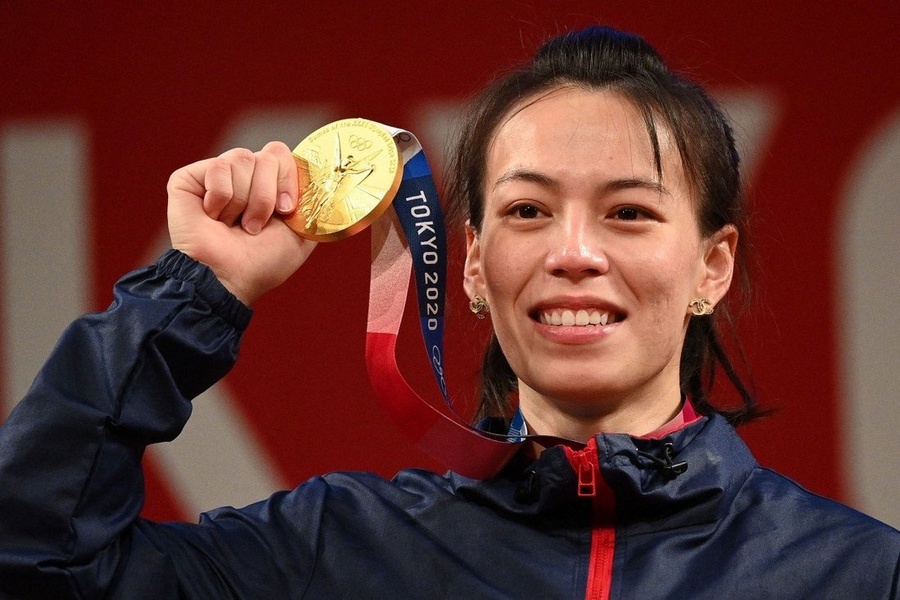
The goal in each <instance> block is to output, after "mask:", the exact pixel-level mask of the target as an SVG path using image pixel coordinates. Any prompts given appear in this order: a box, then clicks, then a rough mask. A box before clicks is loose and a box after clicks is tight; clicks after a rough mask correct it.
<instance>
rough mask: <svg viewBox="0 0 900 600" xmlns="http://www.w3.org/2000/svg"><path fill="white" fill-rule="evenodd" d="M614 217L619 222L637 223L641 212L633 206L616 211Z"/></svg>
mask: <svg viewBox="0 0 900 600" xmlns="http://www.w3.org/2000/svg"><path fill="white" fill-rule="evenodd" d="M615 217H616V218H617V219H619V220H621V221H637V220H638V218H640V217H641V211H639V210H638V209H636V208H635V207H633V206H625V207H623V208H620V209H619V210H617V211H616V214H615Z"/></svg>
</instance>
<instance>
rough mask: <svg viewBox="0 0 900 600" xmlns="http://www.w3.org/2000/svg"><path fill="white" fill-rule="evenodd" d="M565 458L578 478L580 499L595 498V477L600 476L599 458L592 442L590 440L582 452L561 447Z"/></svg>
mask: <svg viewBox="0 0 900 600" xmlns="http://www.w3.org/2000/svg"><path fill="white" fill-rule="evenodd" d="M563 448H564V449H565V451H566V458H568V459H569V464H570V465H572V470H573V471H575V475H576V476H577V477H578V496H579V497H580V498H595V497H596V496H597V477H598V476H599V475H600V468H599V467H598V466H597V465H598V464H600V460H599V457H598V456H597V454H598V453H597V446H596V444H595V443H594V440H590V441H589V442H588V445H587V446H586V447H585V448H584V450H573V449H572V448H569V447H568V446H563Z"/></svg>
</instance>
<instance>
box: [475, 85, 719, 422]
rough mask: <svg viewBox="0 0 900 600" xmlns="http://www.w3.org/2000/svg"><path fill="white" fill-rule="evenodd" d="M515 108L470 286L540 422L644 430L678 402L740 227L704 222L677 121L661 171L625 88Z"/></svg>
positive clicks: (492, 177)
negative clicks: (695, 321)
mask: <svg viewBox="0 0 900 600" xmlns="http://www.w3.org/2000/svg"><path fill="white" fill-rule="evenodd" d="M509 114H510V116H508V118H507V119H506V120H504V121H501V123H500V125H499V127H498V129H497V130H496V132H495V134H494V137H493V140H492V144H491V146H490V147H489V148H488V152H487V163H486V171H485V182H484V186H485V189H484V197H485V206H484V219H483V221H482V223H481V227H480V230H479V231H478V232H475V231H473V230H471V229H470V230H469V231H468V242H469V244H468V253H467V259H466V272H465V285H466V290H467V292H468V293H469V295H470V297H471V296H472V295H474V294H480V295H481V296H484V297H485V298H486V299H487V300H488V302H489V303H490V306H491V319H492V322H493V327H494V331H495V333H496V334H497V338H498V340H499V342H500V345H501V347H502V348H503V352H504V354H505V355H506V357H507V359H508V361H509V363H510V366H511V367H512V369H513V371H514V372H515V373H516V375H517V376H518V378H519V400H520V407H521V408H522V411H523V413H524V415H525V418H526V420H527V421H528V423H529V426H530V429H531V431H533V432H538V433H543V434H554V435H565V436H568V437H580V438H584V437H586V436H589V435H592V434H593V433H595V432H596V431H600V430H603V431H621V432H626V433H632V434H636V435H641V434H644V433H647V432H649V431H651V430H653V429H655V428H656V427H658V426H660V425H662V424H663V423H665V422H666V421H667V420H668V419H670V418H671V417H672V416H673V415H674V413H675V412H676V411H677V409H678V406H679V404H680V389H679V361H680V356H681V347H682V343H683V341H684V335H685V331H686V328H687V323H688V319H689V318H690V312H689V309H688V308H687V307H688V303H689V302H690V301H691V300H693V299H695V298H698V297H706V298H709V299H710V300H711V301H712V302H713V303H715V302H717V301H718V300H719V299H720V298H721V297H722V296H723V295H724V294H725V292H726V291H727V288H728V285H729V283H730V279H731V271H732V267H733V258H734V247H735V245H736V241H737V233H736V231H735V230H734V228H733V227H731V226H726V227H725V228H723V229H722V230H720V231H719V232H717V233H715V234H714V235H712V236H710V237H709V238H704V237H703V236H702V235H701V234H700V231H699V227H698V224H697V219H696V216H695V212H694V211H695V206H696V202H695V201H694V200H693V198H692V190H691V185H690V183H689V181H687V180H686V178H685V176H684V173H683V170H682V167H681V164H680V160H679V157H678V153H677V150H676V149H675V148H674V145H673V143H671V141H670V140H669V139H668V137H667V132H666V130H665V128H662V127H660V128H659V130H660V140H659V141H660V149H661V153H662V165H661V167H662V180H660V178H659V177H658V172H657V167H656V165H655V164H654V161H653V151H652V146H651V142H650V138H649V136H648V133H647V129H646V126H645V125H644V121H643V118H642V117H641V115H640V113H639V112H638V110H637V109H636V108H635V107H634V106H633V105H632V104H631V103H630V102H629V101H628V100H627V99H625V98H624V97H623V96H621V95H619V94H617V93H615V92H611V91H596V90H585V89H583V88H579V87H574V86H570V87H562V88H559V89H556V90H554V91H552V92H550V93H548V94H544V95H542V96H539V97H538V98H537V99H535V98H532V99H530V100H527V101H525V102H523V103H521V104H519V105H518V106H517V107H515V108H514V109H513V110H512V111H510V113H509Z"/></svg>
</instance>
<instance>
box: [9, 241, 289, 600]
mask: <svg viewBox="0 0 900 600" xmlns="http://www.w3.org/2000/svg"><path fill="white" fill-rule="evenodd" d="M249 319H250V310H249V309H248V308H247V307H246V306H244V305H243V304H241V303H240V302H239V301H238V300H237V299H236V298H234V296H232V295H231V294H230V293H229V292H228V291H227V290H225V288H224V287H223V286H222V285H221V284H220V283H219V282H218V280H217V279H216V277H215V276H214V275H213V274H212V272H211V271H210V270H209V269H207V268H206V267H204V266H203V265H200V264H199V263H197V262H195V261H193V260H192V259H190V258H188V257H187V256H185V255H184V254H181V253H179V252H177V251H174V250H173V251H169V252H168V253H166V254H165V255H164V256H163V257H162V258H161V259H160V260H159V261H158V262H157V264H156V265H154V266H152V267H148V268H146V269H143V270H140V271H136V272H134V273H132V274H130V275H128V276H126V277H125V278H123V279H122V280H121V281H119V283H118V284H117V285H116V289H115V298H114V301H113V304H112V305H111V307H110V308H109V309H108V310H107V311H106V312H103V313H98V314H93V315H87V316H84V317H82V318H80V319H78V320H77V321H75V323H73V324H72V325H71V326H70V327H69V328H68V329H67V330H66V332H65V333H64V334H63V336H62V338H61V339H60V341H59V343H58V345H57V347H56V348H55V350H54V351H53V353H52V354H51V356H50V358H49V360H48V361H47V363H46V364H45V365H44V367H43V369H42V370H41V371H40V373H39V374H38V376H37V378H36V379H35V381H34V383H33V385H32V387H31V389H30V390H29V392H28V394H27V395H26V397H25V398H24V399H23V400H22V401H21V402H20V403H19V405H18V406H17V407H16V408H15V409H14V410H13V412H12V413H11V414H10V416H9V418H8V419H7V421H6V422H5V423H4V424H3V426H2V427H0V597H2V598H6V597H13V598H95V597H98V598H99V597H106V598H109V597H128V598H142V597H148V598H149V597H152V598H169V597H183V596H187V595H190V594H186V593H185V590H186V589H190V588H196V589H205V590H206V597H227V596H228V595H230V592H227V591H226V590H227V589H229V587H230V584H229V583H228V581H227V578H228V576H229V575H228V574H227V573H225V574H223V570H224V571H227V570H229V569H232V568H234V564H231V563H235V562H240V560H241V558H242V557H241V556H230V555H229V553H230V554H234V555H237V554H241V553H240V552H236V551H235V548H234V547H229V546H228V544H225V543H223V542H222V539H223V538H222V535H223V533H222V532H223V531H224V532H225V535H226V537H227V532H228V530H229V529H231V530H234V531H233V534H234V535H233V537H235V538H236V539H238V542H239V544H238V545H239V546H240V540H241V538H243V539H244V548H245V549H246V550H247V551H250V552H256V553H257V556H258V555H259V554H261V552H260V548H259V546H260V545H267V546H269V547H270V548H269V549H271V546H272V545H273V543H272V542H269V541H266V540H265V539H264V538H265V535H264V534H260V533H259V531H258V529H259V527H260V526H259V525H258V524H256V523H251V524H250V525H241V524H240V523H244V522H246V521H247V520H248V519H249V520H251V521H252V520H253V519H255V518H257V517H259V514H261V513H263V512H265V511H267V510H273V508H272V507H273V506H275V507H277V506H279V502H278V501H277V500H274V499H273V500H271V501H270V502H269V503H267V504H266V505H265V506H261V507H258V508H257V509H255V510H256V513H254V512H253V511H250V512H248V513H247V514H248V516H247V517H242V518H240V519H237V518H234V519H232V521H231V524H230V525H229V519H228V516H227V515H226V516H225V517H224V520H223V523H224V525H215V526H212V525H210V522H209V519H208V518H205V520H206V521H207V525H206V526H204V525H203V524H201V525H186V524H154V523H148V522H144V521H141V520H140V519H138V514H139V512H140V510H141V507H142V504H143V500H144V482H143V475H142V472H141V457H142V454H143V451H144V448H145V446H146V445H148V444H151V443H155V442H163V441H168V440H171V439H173V438H174V437H175V436H176V435H178V433H179V432H180V431H181V429H182V427H183V426H184V424H185V422H186V421H187V419H188V417H189V415H190V412H191V404H190V400H191V399H192V398H193V397H195V396H196V395H198V394H199V393H201V392H202V391H203V390H204V389H206V388H207V387H209V386H210V385H212V384H213V383H215V382H216V381H217V380H219V379H220V378H221V377H223V376H224V375H225V374H226V373H227V372H228V370H229V369H230V368H231V366H232V364H233V363H234V361H235V359H236V356H237V351H238V344H239V341H240V337H241V335H242V333H243V331H244V329H245V327H246V326H247V324H248V322H249ZM273 521H277V519H273ZM235 522H236V523H238V525H234V523H235ZM254 539H256V540H262V541H258V542H256V544H255V545H254V542H253V540H254ZM229 561H230V562H229ZM232 576H233V577H238V576H239V574H237V573H235V574H233V575H232ZM185 579H189V580H190V581H187V582H185V581H184V580H185ZM220 592H221V593H220ZM273 597H275V596H273Z"/></svg>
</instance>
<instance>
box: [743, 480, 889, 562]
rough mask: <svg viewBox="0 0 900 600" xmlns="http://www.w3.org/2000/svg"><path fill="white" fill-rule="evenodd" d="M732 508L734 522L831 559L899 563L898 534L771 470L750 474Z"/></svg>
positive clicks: (886, 526) (882, 524) (887, 526)
mask: <svg viewBox="0 0 900 600" xmlns="http://www.w3.org/2000/svg"><path fill="white" fill-rule="evenodd" d="M734 508H735V510H734V513H735V519H737V520H748V521H752V522H753V523H754V525H755V526H756V527H758V528H759V529H758V530H759V531H764V532H768V535H769V537H770V539H776V538H777V539H780V540H782V541H784V542H785V543H790V544H796V545H799V546H805V545H808V546H809V548H810V550H813V549H815V550H816V551H817V552H819V553H828V554H830V555H832V556H840V555H843V554H844V553H847V554H855V555H857V556H860V555H868V556H870V557H877V558H878V560H879V561H883V560H884V559H887V561H888V562H889V563H891V562H892V563H894V564H896V563H897V561H898V560H900V531H897V530H896V529H894V528H893V527H891V526H889V525H887V524H885V523H882V522H880V521H878V520H877V519H874V518H872V517H870V516H868V515H865V514H863V513H861V512H859V511H857V510H854V509H853V508H850V507H849V506H846V505H844V504H841V503H840V502H837V501H835V500H832V499H830V498H826V497H824V496H820V495H818V494H814V493H812V492H810V491H809V490H807V489H805V488H803V487H802V486H801V485H800V484H798V483H797V482H795V481H793V480H791V479H790V478H788V477H786V476H784V475H782V474H780V473H778V472H776V471H773V470H771V469H768V468H764V467H757V468H756V469H754V470H753V471H752V473H751V475H750V477H749V478H748V479H747V480H746V482H745V484H744V486H743V488H742V489H741V491H740V493H739V494H738V496H737V498H736V499H735V506H734Z"/></svg>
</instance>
